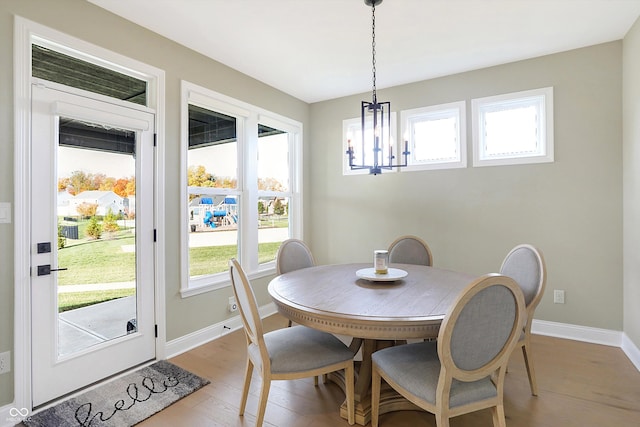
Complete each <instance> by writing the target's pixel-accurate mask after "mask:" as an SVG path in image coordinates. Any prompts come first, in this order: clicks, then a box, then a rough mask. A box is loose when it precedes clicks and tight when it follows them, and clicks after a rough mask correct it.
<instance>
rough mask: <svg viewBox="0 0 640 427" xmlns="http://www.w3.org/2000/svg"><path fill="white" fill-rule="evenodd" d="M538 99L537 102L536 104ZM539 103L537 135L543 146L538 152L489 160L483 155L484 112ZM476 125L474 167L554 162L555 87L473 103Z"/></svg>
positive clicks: (514, 93)
mask: <svg viewBox="0 0 640 427" xmlns="http://www.w3.org/2000/svg"><path fill="white" fill-rule="evenodd" d="M536 100H537V101H536ZM533 101H536V102H537V106H536V105H534V106H536V108H537V118H538V120H537V121H538V124H537V133H538V135H540V142H541V146H540V148H539V150H538V153H534V154H529V155H527V154H520V155H512V156H508V155H503V156H495V157H493V158H487V157H485V156H482V153H483V152H484V151H485V150H484V147H485V144H486V142H485V139H484V113H485V112H487V110H488V109H492V110H494V111H495V110H496V109H498V108H502V109H505V110H506V109H508V108H507V107H508V106H509V105H513V106H518V105H519V106H524V105H527V104H529V105H533V104H534V102H533ZM471 107H472V111H473V113H472V117H473V119H472V122H473V124H472V126H473V166H474V167H482V166H504V165H520V164H531V163H551V162H553V161H554V141H553V135H554V126H553V87H545V88H539V89H531V90H525V91H520V92H512V93H506V94H502V95H495V96H488V97H484V98H476V99H472V100H471Z"/></svg>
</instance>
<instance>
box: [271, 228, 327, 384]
mask: <svg viewBox="0 0 640 427" xmlns="http://www.w3.org/2000/svg"><path fill="white" fill-rule="evenodd" d="M314 265H316V261H315V259H314V258H313V254H312V253H311V249H309V247H308V246H307V245H306V243H304V242H303V241H302V240H299V239H287V240H285V241H284V242H282V243H281V244H280V247H279V248H278V252H277V253H276V273H277V274H278V275H280V274H284V273H288V272H290V271H294V270H300V269H301V268H307V267H313V266H314ZM289 326H291V320H289ZM316 385H317V384H316Z"/></svg>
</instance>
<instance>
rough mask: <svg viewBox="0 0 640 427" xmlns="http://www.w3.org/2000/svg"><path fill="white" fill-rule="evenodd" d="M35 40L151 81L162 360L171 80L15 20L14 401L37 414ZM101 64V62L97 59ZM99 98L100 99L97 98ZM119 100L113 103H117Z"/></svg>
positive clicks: (160, 354)
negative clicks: (33, 178) (167, 109)
mask: <svg viewBox="0 0 640 427" xmlns="http://www.w3.org/2000/svg"><path fill="white" fill-rule="evenodd" d="M34 40H37V41H38V43H39V44H40V43H45V44H48V45H50V46H55V47H56V49H63V50H65V49H68V50H73V51H74V52H75V53H76V54H75V55H74V56H77V53H78V52H82V53H84V54H87V55H88V54H90V55H91V57H92V58H100V59H101V60H103V61H104V63H102V64H100V65H102V66H107V67H109V68H113V69H119V70H123V71H125V70H126V71H127V72H128V73H135V75H136V77H138V78H140V79H143V80H146V81H147V82H148V88H149V105H148V107H149V108H151V109H153V110H155V114H156V123H155V128H156V147H155V154H154V177H153V181H154V206H153V212H154V215H153V216H154V229H155V230H159V231H160V232H159V233H157V236H158V238H157V239H156V242H155V245H154V260H155V265H154V275H155V301H154V302H155V304H154V309H155V316H156V325H157V329H158V333H157V338H156V342H155V347H156V349H155V350H156V359H158V360H160V359H164V358H165V344H166V321H165V319H166V315H165V275H164V271H163V270H162V266H163V265H165V239H164V231H165V222H164V215H163V212H164V210H165V197H164V180H163V178H164V176H165V143H164V141H165V135H164V123H165V108H164V100H165V89H164V87H165V84H164V81H165V76H164V71H163V70H161V69H159V68H156V67H153V66H150V65H147V64H144V63H142V62H139V61H137V60H134V59H131V58H127V57H125V56H122V55H120V54H117V53H115V52H112V51H110V50H107V49H104V48H101V47H98V46H95V45H93V44H91V43H87V42H85V41H82V40H80V39H77V38H75V37H71V36H69V35H67V34H64V33H62V32H59V31H56V30H53V29H51V28H48V27H46V26H43V25H41V24H38V23H35V22H33V21H29V20H27V19H25V18H22V17H20V16H16V17H15V21H14V114H15V116H14V205H15V206H14V348H13V351H14V358H13V359H14V401H13V406H14V407H17V408H27V409H28V410H29V413H31V411H32V409H33V408H32V389H31V383H32V382H31V364H32V361H31V296H30V287H31V252H32V251H31V232H30V220H29V214H28V213H29V212H30V208H31V191H30V187H31V185H30V183H31V166H30V165H31V83H32V76H31V44H32V42H33V41H34ZM91 62H95V60H91ZM96 96H97V97H99V95H96ZM111 102H113V99H111Z"/></svg>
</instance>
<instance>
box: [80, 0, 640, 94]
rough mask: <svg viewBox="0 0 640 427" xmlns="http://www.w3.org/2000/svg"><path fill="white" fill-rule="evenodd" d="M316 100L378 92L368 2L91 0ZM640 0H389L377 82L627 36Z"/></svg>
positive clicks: (382, 15)
mask: <svg viewBox="0 0 640 427" xmlns="http://www.w3.org/2000/svg"><path fill="white" fill-rule="evenodd" d="M88 1H90V2H91V3H94V4H96V5H98V6H100V7H102V8H104V9H107V10H109V11H111V12H113V13H115V14H117V15H120V16H122V17H124V18H126V19H128V20H130V21H132V22H135V23H137V24H139V25H141V26H143V27H146V28H148V29H150V30H152V31H154V32H156V33H158V34H161V35H163V36H165V37H167V38H169V39H171V40H174V41H176V42H178V43H180V44H182V45H184V46H187V47H189V48H191V49H193V50H195V51H197V52H200V53H202V54H204V55H206V56H209V57H211V58H213V59H215V60H217V61H219V62H222V63H224V64H226V65H227V66H229V67H231V68H234V69H236V70H238V71H240V72H242V73H245V74H247V75H249V76H251V77H253V78H255V79H257V80H260V81H262V82H264V83H266V84H268V85H270V86H273V87H275V88H277V89H280V90H282V91H283V92H286V93H288V94H290V95H293V96H295V97H297V98H299V99H301V100H303V101H306V102H316V101H322V100H326V99H332V98H337V97H341V96H346V95H352V94H356V93H361V92H367V91H370V90H371V85H372V82H371V79H372V72H371V68H372V65H371V8H370V7H368V6H365V4H364V2H363V0H322V1H311V0H269V1H266V0H128V1H122V0H88ZM638 16H640V0H384V1H383V3H382V4H381V5H379V6H378V7H376V51H377V53H376V60H377V61H376V62H377V65H376V67H377V88H378V89H382V88H385V87H390V86H396V85H399V84H404V83H410V82H415V81H420V80H425V79H429V78H433V77H438V76H443V75H448V74H454V73H459V72H463V71H468V70H473V69H478V68H484V67H488V66H492V65H497V64H503V63H508V62H513V61H517V60H521V59H526V58H532V57H536V56H541V55H546V54H550V53H555V52H562V51H566V50H570V49H575V48H579V47H584V46H590V45H594V44H599V43H604V42H609V41H613V40H620V39H622V38H623V37H624V35H625V34H626V32H627V31H628V30H629V28H630V27H631V26H632V25H633V23H634V22H635V21H636V19H637V18H638Z"/></svg>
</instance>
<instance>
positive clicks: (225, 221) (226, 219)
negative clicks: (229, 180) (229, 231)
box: [189, 197, 238, 232]
mask: <svg viewBox="0 0 640 427" xmlns="http://www.w3.org/2000/svg"><path fill="white" fill-rule="evenodd" d="M237 223H238V202H237V200H236V198H235V197H224V198H223V199H222V201H221V202H220V203H218V204H214V201H213V198H211V197H201V198H200V200H199V202H198V204H197V205H193V206H191V209H190V218H189V226H190V228H191V231H192V232H195V231H202V230H207V229H212V228H219V227H236V226H237Z"/></svg>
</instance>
